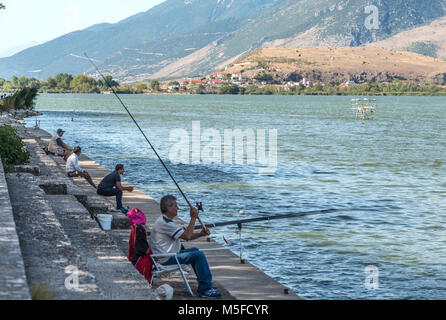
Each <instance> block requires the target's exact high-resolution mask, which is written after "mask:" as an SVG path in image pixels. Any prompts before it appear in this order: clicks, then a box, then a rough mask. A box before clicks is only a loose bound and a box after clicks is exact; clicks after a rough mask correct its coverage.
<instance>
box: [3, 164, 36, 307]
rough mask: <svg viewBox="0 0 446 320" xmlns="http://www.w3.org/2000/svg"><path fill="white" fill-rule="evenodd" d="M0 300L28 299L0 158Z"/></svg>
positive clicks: (27, 289) (20, 253) (21, 258)
mask: <svg viewBox="0 0 446 320" xmlns="http://www.w3.org/2000/svg"><path fill="white" fill-rule="evenodd" d="M0 203H1V206H0V252H1V255H0V300H29V299H30V298H31V296H30V292H29V288H28V284H27V281H26V274H25V266H24V264H23V257H22V251H21V250H20V245H19V238H18V235H17V232H16V225H15V222H14V216H13V213H12V207H11V202H10V198H9V193H8V186H7V184H6V179H5V174H4V170H3V165H2V161H1V158H0Z"/></svg>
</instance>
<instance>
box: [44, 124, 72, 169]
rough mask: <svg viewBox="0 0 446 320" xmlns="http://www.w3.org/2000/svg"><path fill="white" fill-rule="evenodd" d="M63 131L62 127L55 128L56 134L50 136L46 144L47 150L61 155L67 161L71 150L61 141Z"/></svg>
mask: <svg viewBox="0 0 446 320" xmlns="http://www.w3.org/2000/svg"><path fill="white" fill-rule="evenodd" d="M64 133H65V131H63V130H62V129H57V132H56V134H55V135H54V136H53V137H52V138H51V140H50V143H49V145H48V152H49V153H51V154H52V155H55V156H60V157H63V158H64V160H65V161H67V159H68V157H69V156H70V155H71V153H72V152H73V150H72V149H71V148H70V147H69V146H68V145H66V144H65V143H64V142H63V141H62V136H63V134H64Z"/></svg>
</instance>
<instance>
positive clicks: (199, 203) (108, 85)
mask: <svg viewBox="0 0 446 320" xmlns="http://www.w3.org/2000/svg"><path fill="white" fill-rule="evenodd" d="M84 55H85V57H87V59H88V60H89V61H90V63H91V64H92V65H93V67H94V68H95V69H96V71H97V72H98V73H99V74H100V75H101V77H102V79H104V82H105V84H106V85H107V87H108V88H109V89H110V90H111V91H112V92H113V94H114V95H115V97H116V98H117V99H118V100H119V102H120V103H121V105H122V106H123V107H124V109H125V111H127V113H128V114H129V116H130V118H132V120H133V122H134V123H135V125H136V126H137V127H138V129H139V131H141V133H142V135H143V136H144V138H145V139H146V141H147V143H148V144H149V145H150V147H151V148H152V150H153V152H155V154H156V156H157V157H158V160H159V161H160V162H161V164H162V165H163V167H164V169H166V171H167V173H168V174H169V176H170V178H171V179H172V181H173V182H174V183H175V185H176V187H177V188H178V190H179V191H180V193H181V195H182V196H183V198H184V200H186V202H187V204H188V205H189V207H190V208H191V209H192V208H194V207H193V206H192V204H191V203H190V202H189V200H188V199H187V197H186V195H185V194H184V192H183V190H181V188H180V186H179V184H178V183H177V181H176V180H175V178H174V177H173V175H172V173H171V172H170V170H169V168H167V166H166V164H165V163H164V161H163V159H161V157H160V155H159V154H158V152H157V151H156V149H155V147H154V146H153V145H152V143H151V142H150V140H149V139H148V138H147V136H146V134H145V133H144V131H143V130H142V129H141V127H140V126H139V124H138V122H136V120H135V118H134V117H133V115H132V114H131V113H130V111H129V109H128V108H127V107H126V105H125V104H124V102H122V100H121V98H120V97H119V96H118V94H117V93H116V91H115V89H113V87H112V86H111V85H110V84H109V83H108V81H107V79H105V77H104V75H103V74H102V72H101V71H100V70H99V68H98V67H97V66H96V64H95V63H94V62H93V60H91V59H90V57H89V56H88V55H87V53H86V52H84ZM197 210H198V211H203V204H202V203H201V202H197ZM198 221H199V222H200V224H201V226H202V227H203V228H204V227H205V225H204V223H203V222H202V221H201V219H200V217H198Z"/></svg>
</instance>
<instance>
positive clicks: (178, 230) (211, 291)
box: [149, 196, 220, 298]
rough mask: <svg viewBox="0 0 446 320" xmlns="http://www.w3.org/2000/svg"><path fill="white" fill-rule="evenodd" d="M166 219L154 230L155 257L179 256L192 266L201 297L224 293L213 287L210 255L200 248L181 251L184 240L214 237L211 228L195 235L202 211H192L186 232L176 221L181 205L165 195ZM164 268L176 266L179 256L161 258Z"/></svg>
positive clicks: (163, 212)
mask: <svg viewBox="0 0 446 320" xmlns="http://www.w3.org/2000/svg"><path fill="white" fill-rule="evenodd" d="M160 207H161V212H162V216H161V217H159V218H158V219H157V220H156V221H155V223H154V225H153V227H152V230H151V234H150V240H149V246H150V249H151V250H152V252H153V253H154V254H166V253H176V254H177V258H178V261H179V262H180V263H181V264H191V265H192V268H193V269H194V271H195V274H196V275H197V280H198V294H199V295H200V297H208V298H218V297H220V294H219V293H218V292H217V290H216V289H215V287H214V285H213V284H212V274H211V271H210V270H209V265H208V262H207V259H206V256H205V255H204V253H203V252H202V251H200V250H199V249H198V248H190V249H185V250H181V243H180V239H183V240H187V241H189V240H195V239H198V238H200V237H204V236H208V235H210V232H209V230H208V229H207V228H203V229H202V230H201V232H199V233H198V232H197V233H196V232H194V227H195V222H196V221H197V218H198V211H197V210H196V209H195V208H192V209H191V210H190V222H189V225H188V227H187V228H186V229H185V228H183V227H180V226H179V225H177V224H176V223H175V222H173V218H175V217H176V216H177V212H178V205H177V202H176V198H175V197H174V196H165V197H163V198H162V199H161V203H160ZM160 263H161V264H162V265H166V266H168V265H172V264H176V260H175V257H171V258H164V259H160Z"/></svg>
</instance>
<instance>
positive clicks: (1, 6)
mask: <svg viewBox="0 0 446 320" xmlns="http://www.w3.org/2000/svg"><path fill="white" fill-rule="evenodd" d="M1 9H6V7H5V5H4V4H3V3H1V2H0V10H1Z"/></svg>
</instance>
